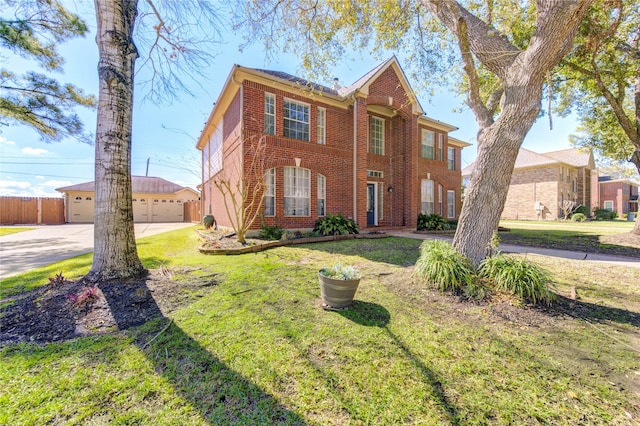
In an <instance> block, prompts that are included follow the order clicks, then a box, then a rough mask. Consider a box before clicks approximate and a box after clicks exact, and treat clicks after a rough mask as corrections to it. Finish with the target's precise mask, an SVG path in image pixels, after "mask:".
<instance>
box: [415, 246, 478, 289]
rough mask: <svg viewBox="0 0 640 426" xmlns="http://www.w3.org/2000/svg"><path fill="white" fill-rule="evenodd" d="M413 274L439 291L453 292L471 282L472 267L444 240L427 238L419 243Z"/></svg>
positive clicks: (467, 285) (469, 284)
mask: <svg viewBox="0 0 640 426" xmlns="http://www.w3.org/2000/svg"><path fill="white" fill-rule="evenodd" d="M413 273H414V275H417V276H419V277H420V278H423V279H424V280H425V281H426V282H427V284H430V285H431V286H433V287H434V288H436V289H438V290H440V291H446V290H451V291H453V292H455V293H457V292H459V291H460V290H463V289H464V288H465V287H469V286H471V285H472V284H473V267H472V266H471V264H470V263H469V261H468V260H467V259H466V258H465V257H464V256H462V255H461V254H460V253H458V252H457V251H455V250H454V248H453V247H452V246H451V244H449V243H448V242H446V241H441V240H428V241H425V242H423V243H422V244H421V245H420V257H418V260H417V261H416V265H415V267H414V269H413Z"/></svg>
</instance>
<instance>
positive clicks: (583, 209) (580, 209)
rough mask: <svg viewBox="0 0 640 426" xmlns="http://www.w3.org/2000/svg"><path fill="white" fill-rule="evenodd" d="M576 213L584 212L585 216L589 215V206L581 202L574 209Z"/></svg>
mask: <svg viewBox="0 0 640 426" xmlns="http://www.w3.org/2000/svg"><path fill="white" fill-rule="evenodd" d="M576 213H582V214H583V215H584V216H585V217H587V216H589V207H587V206H585V205H582V204H581V205H579V206H578V207H576V208H575V209H574V210H573V214H574V215H575V214H576Z"/></svg>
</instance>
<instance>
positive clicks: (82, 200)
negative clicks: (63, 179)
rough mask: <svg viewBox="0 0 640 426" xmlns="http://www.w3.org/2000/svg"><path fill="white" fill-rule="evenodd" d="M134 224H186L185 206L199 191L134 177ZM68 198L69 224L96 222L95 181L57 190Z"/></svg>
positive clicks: (148, 178)
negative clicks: (94, 208) (94, 220)
mask: <svg viewBox="0 0 640 426" xmlns="http://www.w3.org/2000/svg"><path fill="white" fill-rule="evenodd" d="M131 184H132V201H133V221H134V222H142V223H149V222H183V221H184V203H185V202H187V201H197V200H198V199H199V197H200V196H199V194H198V192H197V191H195V190H193V189H191V188H189V187H184V186H180V185H178V184H175V183H173V182H169V181H168V180H165V179H162V178H158V177H146V176H132V177H131ZM56 191H58V192H62V193H63V194H64V198H65V217H66V222H68V223H93V199H94V195H95V192H94V191H95V184H94V182H85V183H79V184H77V185H71V186H65V187H63V188H57V189H56Z"/></svg>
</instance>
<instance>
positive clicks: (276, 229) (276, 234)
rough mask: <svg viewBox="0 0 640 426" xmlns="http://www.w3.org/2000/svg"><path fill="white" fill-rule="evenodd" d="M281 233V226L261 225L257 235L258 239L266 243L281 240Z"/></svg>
mask: <svg viewBox="0 0 640 426" xmlns="http://www.w3.org/2000/svg"><path fill="white" fill-rule="evenodd" d="M283 232H284V230H283V229H282V227H281V226H266V225H262V227H261V228H260V232H259V233H258V238H260V239H261V240H267V241H277V240H279V239H280V238H282V233H283Z"/></svg>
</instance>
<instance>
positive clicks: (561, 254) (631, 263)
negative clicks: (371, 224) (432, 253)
mask: <svg viewBox="0 0 640 426" xmlns="http://www.w3.org/2000/svg"><path fill="white" fill-rule="evenodd" d="M391 235H393V236H394V237H403V238H414V239H417V240H427V239H429V240H448V241H451V240H452V239H453V237H452V236H446V235H437V234H416V233H414V232H411V231H400V232H394V233H392V234H391ZM499 249H500V251H502V252H504V253H533V254H539V255H542V256H550V257H558V258H562V259H573V260H584V261H588V262H599V263H603V264H609V265H618V266H626V267H630V268H640V259H639V258H634V257H624V256H612V255H608V254H599V253H585V252H580V251H571V250H557V249H547V248H538V247H528V246H517V245H513V244H500V247H499Z"/></svg>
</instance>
